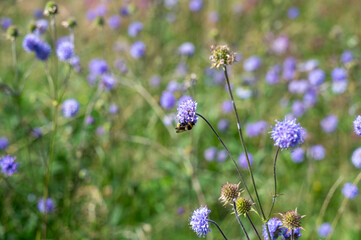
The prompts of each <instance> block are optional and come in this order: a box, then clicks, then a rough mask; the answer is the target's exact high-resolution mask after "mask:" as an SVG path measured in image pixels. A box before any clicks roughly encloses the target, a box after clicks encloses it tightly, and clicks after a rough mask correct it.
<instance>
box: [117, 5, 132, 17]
mask: <svg viewBox="0 0 361 240" xmlns="http://www.w3.org/2000/svg"><path fill="white" fill-rule="evenodd" d="M119 13H120V15H122V16H124V17H127V16H129V15H130V9H129V6H128V5H127V6H123V7H121V8H120V9H119Z"/></svg>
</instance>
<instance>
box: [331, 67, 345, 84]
mask: <svg viewBox="0 0 361 240" xmlns="http://www.w3.org/2000/svg"><path fill="white" fill-rule="evenodd" d="M331 76H332V80H333V81H334V82H338V81H344V80H347V72H346V70H345V69H343V68H335V69H333V70H332V73H331Z"/></svg>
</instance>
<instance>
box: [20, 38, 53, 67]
mask: <svg viewBox="0 0 361 240" xmlns="http://www.w3.org/2000/svg"><path fill="white" fill-rule="evenodd" d="M23 48H24V49H25V51H27V52H34V53H35V56H36V58H37V59H39V60H41V61H45V60H47V59H48V57H49V56H50V54H51V47H50V45H49V44H48V43H46V42H45V41H44V40H43V39H41V38H40V37H39V36H37V35H35V34H27V35H26V36H25V37H24V40H23Z"/></svg>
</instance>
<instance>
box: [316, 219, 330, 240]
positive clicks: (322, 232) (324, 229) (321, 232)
mask: <svg viewBox="0 0 361 240" xmlns="http://www.w3.org/2000/svg"><path fill="white" fill-rule="evenodd" d="M317 232H318V236H320V237H323V238H326V237H327V236H328V235H329V234H330V233H331V232H332V226H331V224H329V223H328V222H325V223H322V224H321V225H320V226H319V227H318V231H317Z"/></svg>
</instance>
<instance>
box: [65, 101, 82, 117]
mask: <svg viewBox="0 0 361 240" xmlns="http://www.w3.org/2000/svg"><path fill="white" fill-rule="evenodd" d="M79 108H80V105H79V103H78V101H77V100H75V99H67V100H65V101H64V102H63V106H62V111H63V115H64V117H66V118H71V117H74V116H75V115H76V114H77V113H78V111H79Z"/></svg>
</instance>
